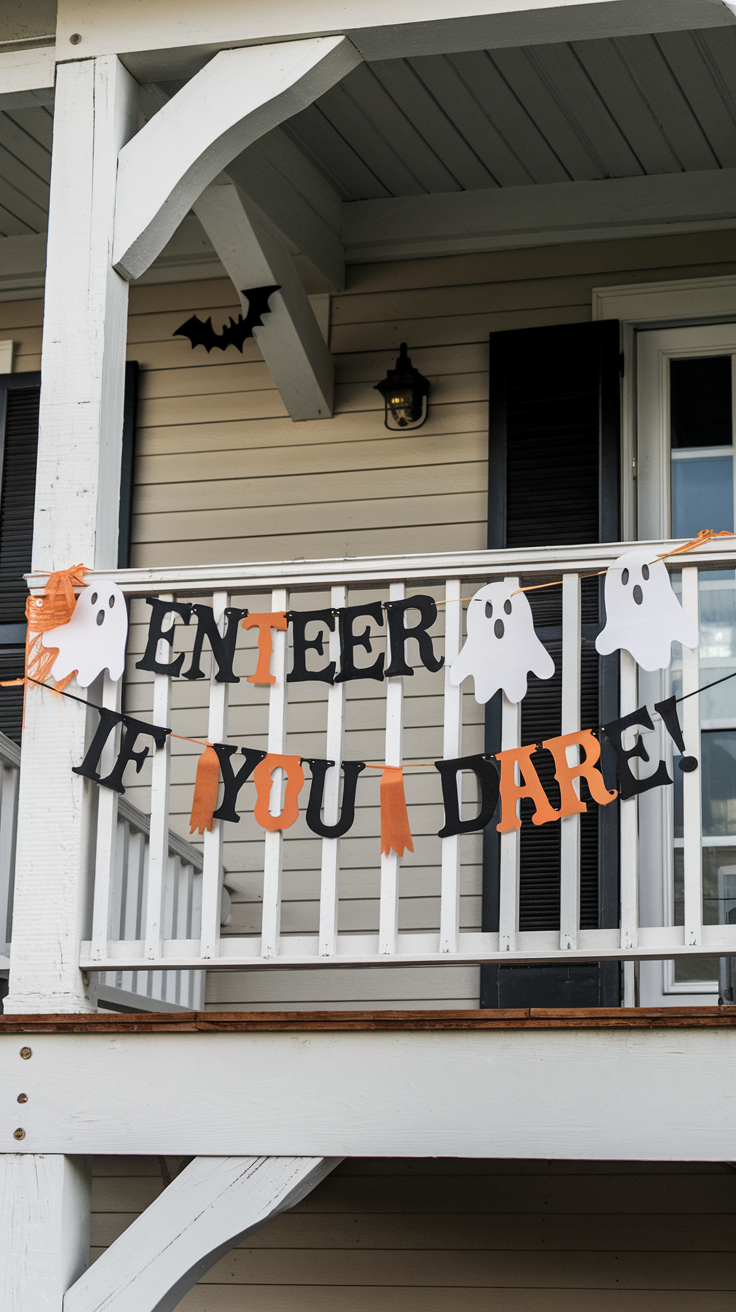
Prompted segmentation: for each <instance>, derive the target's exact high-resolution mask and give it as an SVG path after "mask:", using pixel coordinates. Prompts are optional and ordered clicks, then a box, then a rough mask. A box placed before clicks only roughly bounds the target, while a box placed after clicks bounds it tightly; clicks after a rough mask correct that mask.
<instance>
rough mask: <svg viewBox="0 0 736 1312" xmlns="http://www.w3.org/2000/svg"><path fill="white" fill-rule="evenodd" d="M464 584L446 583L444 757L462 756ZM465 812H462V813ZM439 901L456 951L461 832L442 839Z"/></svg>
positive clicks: (443, 936) (444, 946)
mask: <svg viewBox="0 0 736 1312" xmlns="http://www.w3.org/2000/svg"><path fill="white" fill-rule="evenodd" d="M461 591H462V584H461V580H460V579H448V580H447V583H446V584H445V608H444V609H445V707H444V726H443V734H442V757H443V759H444V760H445V761H448V760H452V759H453V757H458V756H462V745H463V690H462V685H460V686H459V687H453V685H452V684H451V683H450V666H451V665H452V662H453V661H454V659H455V657H456V656H457V655H458V653H459V651H460V647H461V645H462V635H463V605H462V601H461ZM462 792H463V786H462V775H460V774H458V778H457V793H458V801H459V803H460V805H461V806H462ZM461 813H462V812H461ZM440 897H441V902H440V952H456V951H457V939H458V933H459V930H460V834H452V835H451V836H450V837H449V838H443V839H442V883H441V895H440Z"/></svg>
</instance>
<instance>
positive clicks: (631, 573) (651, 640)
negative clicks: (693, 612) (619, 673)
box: [595, 547, 698, 670]
mask: <svg viewBox="0 0 736 1312" xmlns="http://www.w3.org/2000/svg"><path fill="white" fill-rule="evenodd" d="M605 598H606V625H605V628H604V629H603V630H602V631H601V633H599V634H598V637H597V638H596V640H595V645H596V650H597V651H599V652H600V653H601V655H602V656H607V655H608V654H609V652H612V651H618V650H619V649H620V648H623V650H624V651H628V652H630V653H631V655H632V656H633V657H634V660H635V661H636V663H637V665H640V666H641V668H642V669H643V670H666V669H667V666H668V665H669V663H670V657H671V650H670V649H671V645H672V643H673V642H682V643H684V645H685V646H686V647H696V646H697V644H698V630H697V628H696V627H695V625H694V624H693V621H692V620H691V619H688V617H687V615H686V614H685V612H684V610H683V609H682V606H681V605H680V603H679V601H678V600H677V597H676V596H675V594H674V592H673V591H672V585H671V583H670V576H669V574H668V572H667V566H666V565H665V563H664V561H663V560H654V561H653V560H652V549H651V547H636V548H634V550H633V551H626V552H624V554H623V556H619V558H618V560H617V561H616V563H615V565H611V566H610V568H609V569H608V572H607V573H606V587H605Z"/></svg>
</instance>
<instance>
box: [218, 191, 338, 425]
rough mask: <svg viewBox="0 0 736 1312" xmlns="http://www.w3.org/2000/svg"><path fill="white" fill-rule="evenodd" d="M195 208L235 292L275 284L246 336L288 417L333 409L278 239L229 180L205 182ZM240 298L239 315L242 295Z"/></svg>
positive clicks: (312, 324)
mask: <svg viewBox="0 0 736 1312" xmlns="http://www.w3.org/2000/svg"><path fill="white" fill-rule="evenodd" d="M194 212H195V214H196V216H197V218H198V219H199V221H200V223H201V224H202V227H203V228H204V230H205V232H206V233H207V235H208V237H209V239H210V241H211V242H212V245H213V246H214V248H215V250H216V252H217V254H218V256H219V257H220V260H221V261H222V263H223V265H224V267H225V269H226V270H227V273H228V275H229V277H230V278H231V279H232V282H233V284H234V286H235V288H236V290H237V291H238V293H239V294H240V293H242V291H243V289H246V288H249V287H263V286H268V285H269V284H275V285H278V286H280V288H281V290H280V291H278V292H274V294H273V296H272V297H271V300H270V309H269V313H268V314H266V315H265V316H264V322H263V326H262V327H260V328H255V329H254V331H253V336H254V337H255V339H256V341H257V342H258V345H259V346H260V348H261V351H262V353H263V358H264V360H265V361H266V364H267V365H268V368H269V370H270V372H271V375H272V377H273V380H274V382H275V384H276V386H277V388H278V390H279V393H280V395H281V399H282V401H283V402H284V405H285V406H286V409H287V410H288V412H289V414H290V415H291V418H292V419H294V420H304V419H325V418H327V417H328V416H329V415H331V414H332V400H333V388H334V367H333V363H332V357H331V355H330V352H329V350H328V348H327V346H326V344H325V340H324V337H323V335H322V332H321V330H320V327H319V324H318V323H317V320H316V318H315V315H314V311H313V309H312V307H311V305H310V303H309V299H308V297H307V294H306V292H305V291H304V288H303V287H302V284H301V282H300V281H299V278H298V276H297V273H296V270H295V269H294V263H293V260H292V258H291V253H290V251H289V250H288V248H287V246H286V245H285V243H284V242H283V239H282V238H280V236H279V234H278V233H277V232H276V231H275V229H274V228H273V227H272V225H271V224H270V223H269V221H268V219H267V218H266V216H265V215H264V214H263V212H262V211H260V210H259V209H258V207H257V206H256V205H254V203H253V202H252V201H251V200H250V199H249V198H248V197H246V196H245V195H244V194H243V193H242V192H239V191H238V189H237V187H236V186H235V185H234V183H232V182H226V183H221V184H213V185H212V186H210V187H207V188H206V189H205V191H204V192H203V193H202V195H201V196H200V197H199V198H198V200H197V201H196V202H195V205H194ZM241 302H242V305H243V314H246V313H247V310H248V303H247V299H246V298H244V297H243V296H242V295H241Z"/></svg>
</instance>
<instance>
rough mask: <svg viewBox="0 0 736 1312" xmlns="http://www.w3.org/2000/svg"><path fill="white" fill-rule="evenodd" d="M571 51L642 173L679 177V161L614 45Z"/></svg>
mask: <svg viewBox="0 0 736 1312" xmlns="http://www.w3.org/2000/svg"><path fill="white" fill-rule="evenodd" d="M573 49H574V50H575V54H576V55H577V57H578V59H579V60H580V62H581V64H582V65H583V67H584V68H585V70H586V72H587V73H588V76H589V77H590V79H591V81H592V82H593V83H594V84H595V86H596V88H597V90H598V94H599V95H601V96H602V97H603V99H604V100H605V102H606V105H607V106H608V108H609V110H610V111H611V114H612V115H613V118H614V120H615V122H616V123H617V124H618V126H619V128H620V130H621V131H622V132H623V133H624V134H625V136H626V139H627V141H628V143H629V145H630V146H631V149H632V150H633V152H634V154H635V155H636V157H637V159H638V160H639V162H640V163H641V166H642V168H643V170H644V172H645V173H679V171H680V161H679V160H678V158H677V156H676V155H675V153H674V151H673V150H672V148H671V146H670V144H669V142H668V140H667V138H666V136H665V135H664V133H663V132H662V129H661V127H660V125H659V123H658V122H657V120H656V118H655V117H654V115H653V113H652V110H651V106H650V105H649V103H648V101H647V99H646V97H645V96H643V95H642V92H641V90H640V88H639V86H638V84H637V83H636V81H635V80H634V78H633V76H632V74H631V70H630V68H629V66H628V64H627V63H626V61H625V59H624V58H623V56H622V54H621V51H620V50H619V48H618V46H617V44H616V43H615V42H614V41H581V42H579V43H577V44H576V45H575V46H574V47H573Z"/></svg>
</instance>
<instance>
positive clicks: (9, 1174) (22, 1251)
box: [0, 1045, 90, 1312]
mask: <svg viewBox="0 0 736 1312" xmlns="http://www.w3.org/2000/svg"><path fill="white" fill-rule="evenodd" d="M19 1046H20V1045H19ZM16 1062H17V1065H18V1067H19V1070H18V1088H19V1090H21V1091H22V1086H23V1080H22V1075H23V1069H22V1068H23V1067H25V1064H26V1063H25V1062H24V1061H22V1060H21V1059H20V1057H17V1058H16ZM22 1110H23V1109H22V1107H18V1126H19V1127H21V1128H22ZM89 1221H90V1179H89V1171H88V1170H87V1167H86V1164H85V1162H84V1160H83V1159H82V1158H80V1157H62V1156H61V1155H60V1154H58V1153H39V1154H36V1153H3V1154H0V1307H2V1309H3V1312H36V1310H37V1309H38V1312H41V1309H43V1312H62V1306H63V1301H64V1294H65V1292H66V1290H67V1289H68V1288H69V1286H70V1285H71V1284H73V1283H74V1281H76V1280H78V1279H79V1277H80V1276H81V1275H83V1273H84V1272H85V1271H86V1269H87V1266H88V1265H89Z"/></svg>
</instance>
